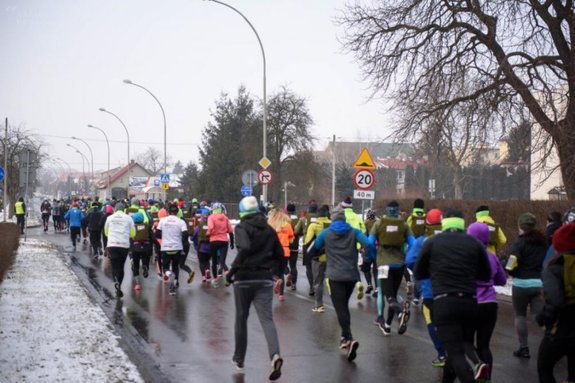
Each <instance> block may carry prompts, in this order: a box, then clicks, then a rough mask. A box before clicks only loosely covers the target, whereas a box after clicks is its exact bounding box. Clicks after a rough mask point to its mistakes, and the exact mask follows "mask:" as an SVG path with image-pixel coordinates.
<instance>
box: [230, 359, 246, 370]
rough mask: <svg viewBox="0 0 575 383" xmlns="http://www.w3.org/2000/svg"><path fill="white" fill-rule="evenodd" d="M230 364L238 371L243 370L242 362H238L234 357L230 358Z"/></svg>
mask: <svg viewBox="0 0 575 383" xmlns="http://www.w3.org/2000/svg"><path fill="white" fill-rule="evenodd" d="M232 364H233V365H234V366H235V367H236V370H238V371H239V372H244V362H240V361H239V360H237V359H236V358H235V357H234V358H232Z"/></svg>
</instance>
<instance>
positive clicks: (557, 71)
mask: <svg viewBox="0 0 575 383" xmlns="http://www.w3.org/2000/svg"><path fill="white" fill-rule="evenodd" d="M340 21H341V23H342V24H343V25H344V26H345V27H346V36H345V37H344V38H343V42H344V45H345V47H346V48H347V49H348V51H350V52H352V53H353V54H354V55H355V57H356V58H357V60H358V61H359V63H360V65H361V68H362V71H363V73H364V75H365V78H366V79H367V80H368V81H370V82H371V85H372V87H373V90H374V93H379V92H382V93H384V94H386V95H388V96H390V97H391V98H392V99H394V100H398V102H401V103H408V104H412V105H417V106H418V107H417V108H414V109H413V110H412V112H413V115H417V114H419V115H420V116H421V117H422V118H426V117H433V116H434V115H435V114H436V113H435V112H437V111H449V110H450V109H451V108H453V107H454V106H458V105H459V106H460V107H462V108H463V109H465V107H466V105H467V103H468V102H469V101H474V102H477V103H480V104H483V105H488V104H489V105H490V106H491V108H492V113H493V114H495V115H498V116H500V117H501V118H503V122H502V123H501V125H495V126H494V125H485V128H486V129H493V128H494V127H495V128H497V129H500V128H503V130H505V129H504V128H505V127H506V126H514V125H518V122H517V121H520V117H522V116H523V115H524V113H525V111H528V113H529V115H530V117H531V119H532V120H533V121H535V122H536V123H537V124H538V125H539V126H540V127H541V128H542V130H544V131H545V132H547V133H548V134H549V136H550V137H551V138H552V139H553V142H554V144H555V147H556V149H557V153H558V157H559V162H560V168H561V172H562V175H563V183H564V185H565V188H566V191H567V194H568V197H569V198H570V199H574V198H575V161H573V153H574V152H575V134H573V131H574V128H575V101H574V100H575V97H574V96H575V76H574V75H573V73H575V60H574V57H575V44H574V42H573V36H574V32H573V31H574V30H575V7H574V4H573V0H548V1H540V0H537V1H536V0H530V1H523V0H505V1H491V0H451V1H447V0H445V1H439V0H437V1H420V0H382V1H378V2H373V3H372V5H371V6H367V5H362V4H359V3H355V5H350V6H348V7H347V8H346V10H345V11H344V12H343V15H342V17H341V19H340ZM462 77H463V79H464V82H465V84H466V87H461V81H460V79H461V78H462ZM438 83H439V84H440V88H439V89H441V92H440V93H439V95H440V97H439V98H428V97H426V95H427V94H430V93H433V92H434V91H435V89H436V88H437V86H438Z"/></svg>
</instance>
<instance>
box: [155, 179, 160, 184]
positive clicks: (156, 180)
mask: <svg viewBox="0 0 575 383" xmlns="http://www.w3.org/2000/svg"><path fill="white" fill-rule="evenodd" d="M154 186H160V180H159V179H157V178H155V179H154Z"/></svg>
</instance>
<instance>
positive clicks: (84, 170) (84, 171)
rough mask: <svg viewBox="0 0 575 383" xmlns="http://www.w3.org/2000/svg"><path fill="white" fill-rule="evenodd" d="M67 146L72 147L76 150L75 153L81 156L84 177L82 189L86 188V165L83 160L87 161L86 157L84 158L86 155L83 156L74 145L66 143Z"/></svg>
mask: <svg viewBox="0 0 575 383" xmlns="http://www.w3.org/2000/svg"><path fill="white" fill-rule="evenodd" d="M66 145H67V146H69V147H71V148H72V149H74V150H75V151H76V153H78V154H79V155H80V156H81V157H82V176H83V177H84V189H85V188H86V167H85V162H84V160H86V161H88V159H87V158H86V156H84V154H83V153H82V152H81V151H80V150H78V148H76V147H75V146H74V145H70V144H66Z"/></svg>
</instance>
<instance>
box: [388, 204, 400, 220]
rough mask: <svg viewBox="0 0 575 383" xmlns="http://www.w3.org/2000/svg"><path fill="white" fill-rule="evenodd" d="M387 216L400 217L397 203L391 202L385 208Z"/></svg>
mask: <svg viewBox="0 0 575 383" xmlns="http://www.w3.org/2000/svg"><path fill="white" fill-rule="evenodd" d="M385 215H386V216H388V217H394V218H397V217H399V204H398V203H397V202H396V201H391V202H390V203H388V204H387V206H386V207H385Z"/></svg>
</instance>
